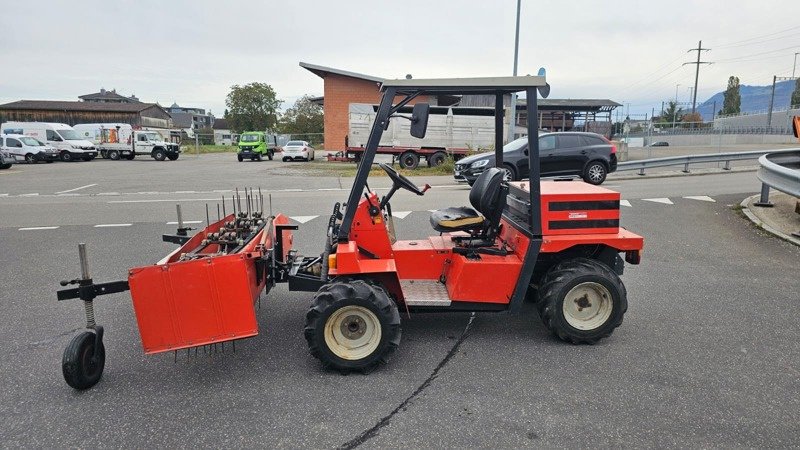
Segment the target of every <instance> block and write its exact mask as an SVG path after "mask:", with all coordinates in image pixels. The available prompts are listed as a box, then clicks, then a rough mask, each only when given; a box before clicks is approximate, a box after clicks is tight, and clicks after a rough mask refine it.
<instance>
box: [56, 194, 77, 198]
mask: <svg viewBox="0 0 800 450" xmlns="http://www.w3.org/2000/svg"><path fill="white" fill-rule="evenodd" d="M56 196H58V197H80V196H81V194H56Z"/></svg>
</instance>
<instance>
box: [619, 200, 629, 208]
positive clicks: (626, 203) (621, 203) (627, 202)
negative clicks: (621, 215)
mask: <svg viewBox="0 0 800 450" xmlns="http://www.w3.org/2000/svg"><path fill="white" fill-rule="evenodd" d="M619 204H620V205H622V206H627V207H629V208H630V207H631V202H629V201H628V200H620V201H619Z"/></svg>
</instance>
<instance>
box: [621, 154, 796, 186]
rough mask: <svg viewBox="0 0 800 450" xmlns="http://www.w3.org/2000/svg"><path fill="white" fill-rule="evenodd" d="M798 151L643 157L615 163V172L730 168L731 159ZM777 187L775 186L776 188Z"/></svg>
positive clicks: (641, 172)
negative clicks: (715, 165)
mask: <svg viewBox="0 0 800 450" xmlns="http://www.w3.org/2000/svg"><path fill="white" fill-rule="evenodd" d="M793 152H800V148H790V149H782V150H754V151H749V152H727V153H707V154H703V155H686V156H668V157H665V158H653V159H643V160H639V161H625V162H621V163H619V164H617V172H619V171H623V170H638V171H639V175H644V174H645V173H644V171H645V169H652V168H654V167H667V166H681V165H682V166H683V172H685V173H689V164H701V163H712V162H724V163H725V167H723V169H724V170H730V169H731V161H742V160H748V159H758V158H761V157H764V156H765V155H767V154H770V155H784V154H792V153H793ZM776 189H777V188H776Z"/></svg>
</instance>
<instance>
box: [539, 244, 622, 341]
mask: <svg viewBox="0 0 800 450" xmlns="http://www.w3.org/2000/svg"><path fill="white" fill-rule="evenodd" d="M539 295H540V297H539V298H540V301H539V303H538V305H537V306H538V309H539V316H540V317H541V319H542V322H544V325H545V327H547V329H548V330H550V332H552V333H553V334H554V335H555V336H557V337H558V338H559V339H561V340H563V341H567V342H571V343H573V344H594V343H596V342H597V341H599V340H600V339H602V338H604V337H607V336H610V335H611V333H612V332H613V331H614V329H615V328H616V327H618V326H619V325H620V324H621V323H622V318H623V316H624V315H625V311H627V309H628V298H627V292H626V291H625V286H624V285H623V284H622V280H620V279H619V276H617V274H616V273H614V271H612V270H611V269H610V268H609V267H608V266H607V265H605V264H603V263H601V262H599V261H596V260H593V259H588V258H575V259H570V260H567V261H564V262H561V263H559V264H558V265H556V266H555V267H553V268H552V269H550V271H548V273H547V275H545V277H544V280H543V281H542V284H541V287H540V289H539Z"/></svg>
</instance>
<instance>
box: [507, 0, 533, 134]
mask: <svg viewBox="0 0 800 450" xmlns="http://www.w3.org/2000/svg"><path fill="white" fill-rule="evenodd" d="M521 4H522V0H517V32H516V35H515V36H514V76H517V60H518V59H519V10H520V6H521ZM528 101H530V99H529V100H528ZM509 119H510V120H509V123H508V142H511V141H513V140H514V132H515V131H516V130H515V128H516V125H517V94H516V92H515V93H512V94H511V117H510V118H509ZM531 120H536V121H538V120H539V118H538V117H528V121H529V122H530V121H531ZM536 127H537V129H538V127H539V125H538V124H537V125H536Z"/></svg>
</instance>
